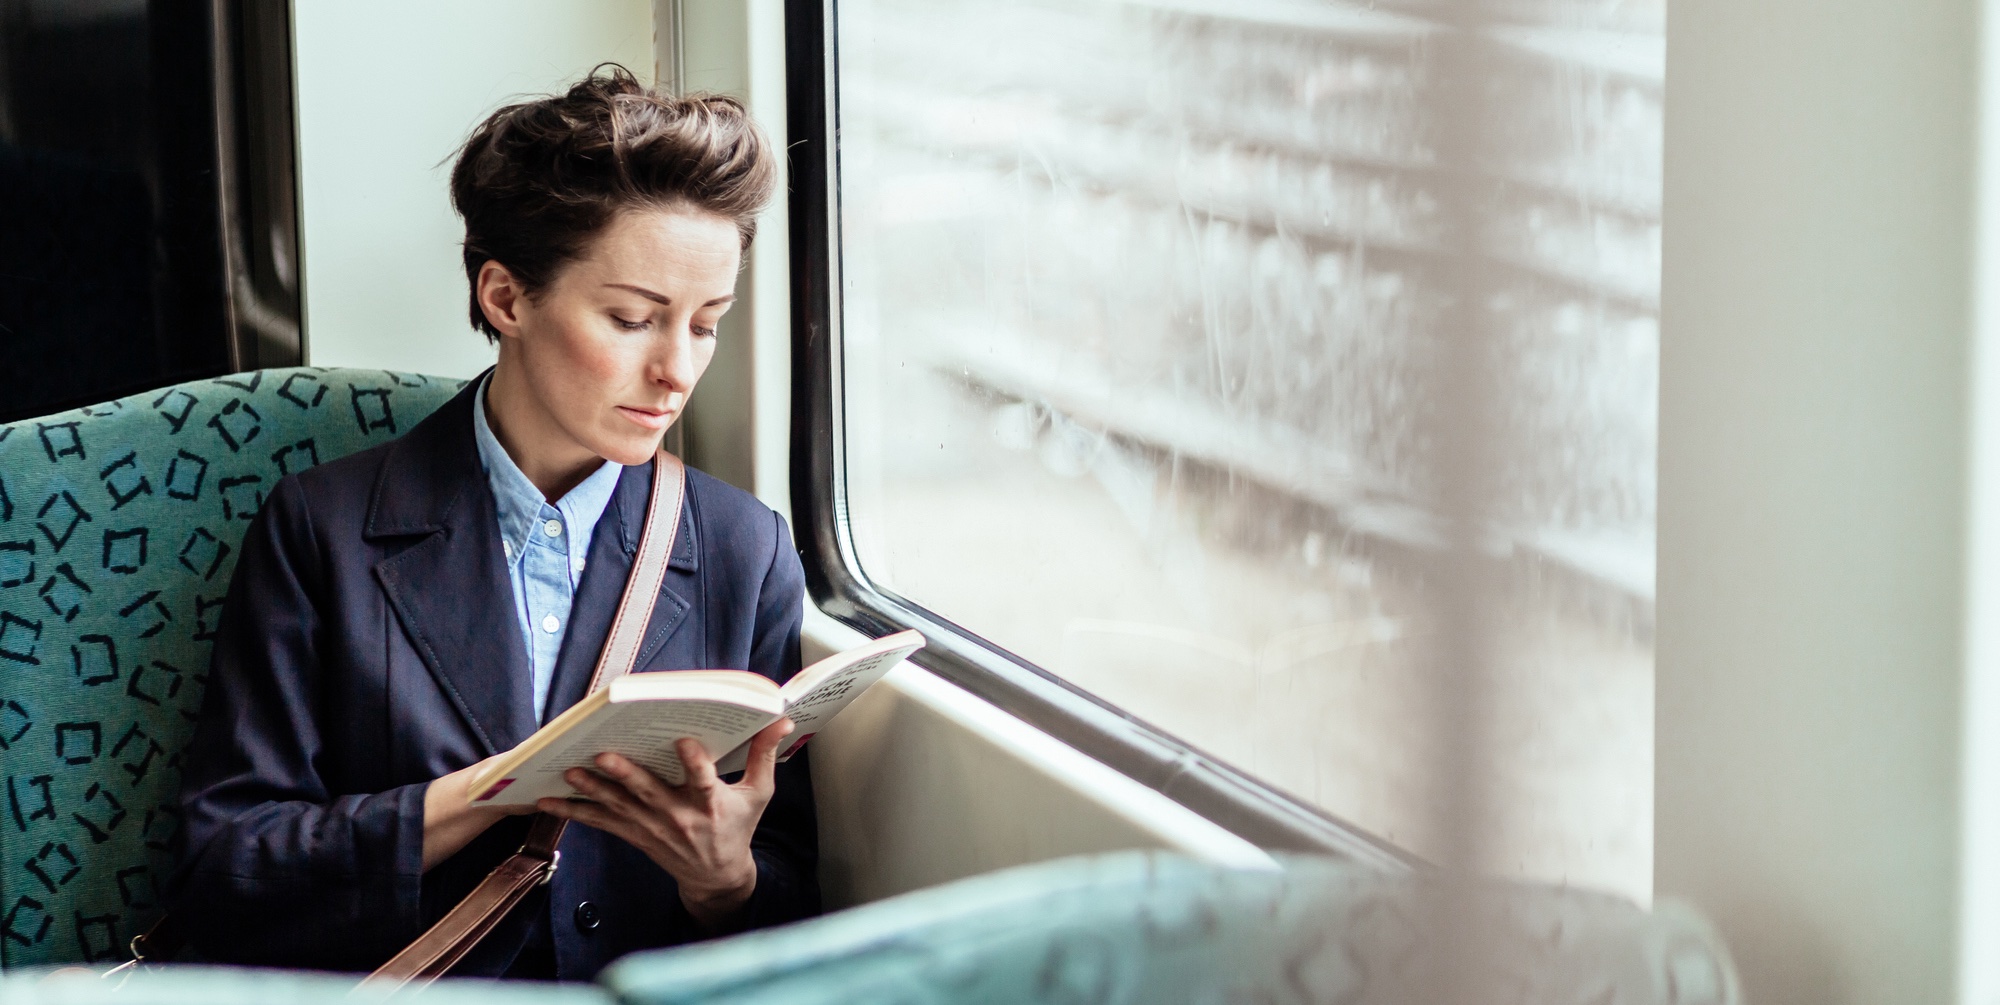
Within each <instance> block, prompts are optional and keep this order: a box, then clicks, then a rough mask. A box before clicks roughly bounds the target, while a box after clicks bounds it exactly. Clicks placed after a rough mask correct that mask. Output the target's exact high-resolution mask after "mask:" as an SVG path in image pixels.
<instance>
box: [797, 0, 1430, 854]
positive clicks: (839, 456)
mask: <svg viewBox="0 0 2000 1005" xmlns="http://www.w3.org/2000/svg"><path fill="white" fill-rule="evenodd" d="M836 14H837V0H789V2H787V3H786V5H785V65H786V120H787V127H788V135H787V137H786V149H787V151H788V152H789V160H790V169H791V195H790V207H789V216H790V218H789V220H788V226H789V236H790V250H791V270H790V271H791V324H792V430H791V434H792V435H791V499H792V509H793V518H794V521H795V524H796V534H797V543H798V547H799V557H800V560H801V562H802V563H803V564H804V567H805V575H806V584H807V590H808V592H809V593H810V594H811V597H812V600H813V601H814V602H815V603H816V604H817V605H818V606H819V608H820V609H821V610H822V611H824V612H826V613H827V614H828V615H830V616H832V617H834V618H835V619H837V620H839V621H842V622H844V623H846V624H848V625H850V626H852V627H854V628H857V629H859V630H861V631H863V632H867V633H870V634H872V635H882V634H886V633H889V632H894V631H901V630H903V629H906V628H915V629H917V630H919V631H921V632H923V633H924V636H925V638H926V639H927V640H928V645H927V646H926V648H925V649H924V650H922V651H921V652H920V653H919V654H918V656H917V657H916V658H915V659H914V662H916V663H918V664H919V665H921V666H922V667H923V668H924V669H926V670H929V671H930V672H932V673H934V674H937V675H938V676H939V677H942V678H944V679H945V680H947V681H950V682H951V683H953V684H955V685H957V686H958V687H961V688H964V689H965V690H966V691H968V692H971V693H972V694H974V695H976V696H978V697H979V698H981V699H983V700H985V701H987V702H989V703H991V704H992V705H994V706H996V707H998V708H999V709H1001V710H1002V711H1004V712H1007V713H1008V714H1010V715H1013V716H1015V717H1016V718H1019V719H1021V720H1022V721H1024V722H1026V723H1028V724H1029V725H1032V726H1034V727H1036V728H1038V729H1040V730H1042V731H1043V732H1045V733H1047V734H1049V735H1050V736H1053V737H1055V738H1056V739H1058V740H1060V741H1062V742H1064V743H1066V744H1068V745H1070V746H1071V747H1074V748H1076V749H1077V750H1079V751H1081V752H1082V753H1084V754H1085V755H1087V756H1089V757H1092V758H1094V759H1096V760H1098V761H1100V762H1102V763H1104V764H1105V765H1108V766H1109V767H1111V768H1112V769H1114V770H1116V771H1118V772H1120V773H1122V774H1124V775H1126V776H1128V777H1130V778H1132V779H1133V780H1134V781H1137V782H1139V783H1140V784H1141V785H1144V786H1146V787H1148V788H1150V789H1153V790H1154V791H1157V792H1159V793H1160V794H1162V795H1164V796H1166V797H1167V798H1169V799H1171V800H1173V801H1174V802H1176V803H1179V804H1180V805H1182V806H1185V807H1187V808H1188V809H1190V810H1193V811H1194V812H1195V813H1198V814H1200V815H1201V816H1203V817H1205V818H1207V819H1209V820H1211V821H1213V822H1214V823H1216V824H1217V825H1219V826H1221V827H1223V828H1224V829H1225V830H1228V831H1230V832H1232V833H1234V834H1236V835H1238V836H1240V837H1242V838H1244V839H1246V840H1248V841H1250V842H1251V843H1253V844H1256V845H1258V846H1259V847H1262V848H1264V849H1267V850H1272V851H1301V852H1314V853H1320V854H1330V855H1333V856H1336V857H1339V858H1343V859H1347V860H1350V861H1354V862H1357V863H1361V864H1366V865H1369V866H1373V867H1377V868H1382V869H1388V870H1393V871H1404V870H1410V869H1415V868H1422V867H1425V863H1424V861H1423V860H1422V859H1420V858H1419V857H1417V856H1416V855H1414V854H1413V853H1411V852H1409V851H1407V850H1405V849H1403V848H1401V847H1398V846H1396V845H1395V844H1392V843H1391V842H1389V841H1387V840H1386V839H1383V838H1381V837H1379V836H1377V835H1374V834H1372V833H1369V832H1368V831H1366V830H1364V829H1362V828H1360V827H1358V826H1356V825H1354V824H1352V823H1350V822H1348V821H1346V820H1343V819H1341V818H1339V817H1337V816H1335V815H1333V814H1330V813H1327V812H1326V811H1324V810H1322V809H1320V808H1319V807H1317V806H1314V805H1312V804H1310V803H1307V802H1305V801H1304V800H1301V799H1299V798H1297V797H1295V796H1293V795H1291V794H1289V793H1286V792H1283V791H1280V790H1278V789H1277V788H1275V787H1273V786H1271V785H1269V784H1267V783H1265V782H1263V781H1261V780H1260V779H1258V778H1256V777H1255V776H1253V775H1250V774H1248V773H1246V772H1244V771H1241V770H1239V769H1237V768H1235V767H1232V766H1230V765H1228V764H1226V763H1224V762H1222V761H1220V760H1218V759H1217V758H1215V757H1213V756H1211V755H1208V754H1206V753H1204V752H1202V751H1201V750H1200V749H1198V748H1196V747H1195V746H1194V745H1192V744H1189V743H1187V742H1186V741H1184V740H1181V739H1179V738H1178V737H1175V736H1174V735H1172V734H1171V733H1168V732H1167V731H1165V730H1162V729H1160V728H1159V727H1157V726H1154V725H1152V724H1151V723H1148V722H1146V721H1144V720H1142V719H1139V718H1137V717H1136V716H1133V715H1132V714H1130V713H1128V712H1125V711H1123V710H1122V709H1120V708H1118V707H1117V706H1115V705H1113V704H1111V703H1110V702H1108V701H1105V700H1104V699H1102V698H1100V697H1098V696H1096V695H1093V694H1091V693H1089V692H1087V691H1085V690H1083V689H1081V688H1079V687H1077V686H1075V685H1074V684H1071V683H1069V682H1068V681H1065V680H1063V679H1062V678H1060V677H1058V676H1056V675H1055V674H1053V673H1051V672H1049V671H1047V670H1045V669H1043V668H1041V667H1039V666H1036V665H1035V664H1033V663H1031V662H1029V661H1028V660H1025V659H1023V658H1021V657H1020V656H1017V655H1015V654H1014V653H1011V652H1009V651H1008V650H1006V649H1005V648H1003V647H1001V646H998V645H995V644H994V643H992V642H989V641H987V640H986V639H984V638H982V637H981V636H979V635H978V634H977V633H974V632H972V631H969V630H967V629H965V628H963V627H961V626H959V625H957V624H954V623H953V622H951V621H950V620H948V619H946V618H944V617H942V616H940V615H939V614H937V613H935V612H933V611H930V610H928V609H926V608H924V607H923V606H921V605H920V604H917V603H915V602H913V601H911V600H909V599H906V598H904V597H901V596H899V595H897V594H895V593H893V592H891V591H888V590H885V589H882V588H881V587H879V586H877V585H876V584H874V583H872V582H870V581H869V579H868V577H867V575H866V574H865V573H864V572H863V571H862V569H861V563H860V561H859V557H858V554H857V551H856V549H855V544H854V537H853V531H852V526H851V524H850V522H849V520H848V508H847V507H848V503H847V491H846V484H845V481H846V470H845V468H846V465H845V442H844V438H845V429H844V425H843V423H842V422H841V421H840V418H841V416H842V415H843V402H842V388H841V385H840V382H839V380H838V379H836V378H837V375H838V374H839V373H840V369H841V368H840V364H841V357H840V352H841V346H840V332H841V314H840V299H839V297H840V293H839V291H840V269H841V261H840V246H839V243H838V235H839V233H840V201H839V198H838V192H839V184H838V183H839V159H840V151H839V148H838V145H837V142H835V143H829V142H828V140H829V137H833V138H835V139H836V140H837V138H838V136H839V135H840V127H839V121H838V117H839V106H838V95H839V81H838V76H837V68H836V66H835V64H834V62H833V60H831V59H829V58H828V54H829V53H830V52H834V51H836V45H835V36H834V30H835V25H836V23H837V22H836Z"/></svg>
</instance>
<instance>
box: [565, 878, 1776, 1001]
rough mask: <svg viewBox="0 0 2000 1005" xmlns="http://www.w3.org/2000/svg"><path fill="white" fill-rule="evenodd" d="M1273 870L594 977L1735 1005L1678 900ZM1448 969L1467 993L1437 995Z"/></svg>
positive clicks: (749, 946) (1082, 893)
mask: <svg viewBox="0 0 2000 1005" xmlns="http://www.w3.org/2000/svg"><path fill="white" fill-rule="evenodd" d="M1280 861H1281V864H1282V865H1283V868H1282V869H1281V870H1270V869H1236V868H1229V867H1225V866H1218V865H1215V864H1213V863H1205V862H1199V861H1196V860H1194V859H1192V858H1189V857H1187V856H1184V855H1179V854H1175V853H1171V852H1162V851H1128V852H1115V853H1109V854H1103V855H1092V856H1078V857H1074V858H1068V859H1059V860H1055V861H1052V862H1043V863H1036V864H1033V865H1026V866H1019V867H1016V868H1013V869H1007V870H1002V871H999V872H994V873H989V874H987V875H984V876H976V877H972V878H969V879H962V880H958V881H956V882H953V883H948V884H945V885H942V886H938V887H933V888H930V889H928V890H920V891H917V892H913V893H906V894H903V895H901V896H897V897H891V898H889V899H887V900H881V901H877V902H875V903H872V904H867V905H863V906H861V907H856V908H851V909H849V910H846V911H842V912H839V913H836V914H832V915H828V916H825V917H822V918H818V919H814V920H812V921H806V922H801V923H799V924H796V925H791V926H787V927H785V928H779V929H772V930H768V931H763V932H754V933H750V934H748V935H744V936H741V937H738V938H734V939H725V940H720V941H716V942H708V943H700V944H697V945H694V946H688V947H683V948H680V949H671V950H662V951H656V952H650V953H640V954H635V955H633V956H631V957H628V958H626V959H625V960H623V961H620V962H619V963H616V964H614V965H613V966H612V967H611V968H610V969H609V970H607V971H606V972H605V974H604V976H603V977H602V978H601V983H603V984H605V985H606V986H607V987H608V988H609V989H610V991H611V993H612V996H613V997H614V998H616V999H617V1000H618V1001H620V1002H624V1003H630V1005H722V1003H727V1005H837V1003H844V1002H860V1001H865V1002H875V1003H879V1005H892V1003H893V1005H943V1003H947V1002H951V1003H957V1002H980V1003H993V1005H999V1003H1013V1002H1091V1003H1139V1002H1224V1001H1229V1002H1299V1003H1312V1002H1354V1003H1357V1005H1361V1003H1379V1005H1390V1003H1394V1002H1410V1001H1460V1000H1462V1001H1480V1002H1493V1003H1496V1005H1497V1003H1519V1005H1555V1003H1559V1002H1578V1003H1582V1002H1593V1003H1599V1005H1638V1003H1647V1005H1723V1003H1734V1002H1737V1001H1738V1000H1739V991H1738V990H1737V985H1736V980H1735V977H1734V971H1733V969H1732V966H1731V963H1730V960H1729V957H1728V955H1727V951H1726V950H1725V949H1724V948H1723V944H1722V941H1721V938H1720V936H1718V935H1717V934H1716V933H1715V931H1714V930H1713V929H1712V928H1711V927H1710V926H1709V925H1708V924H1707V922H1705V921H1703V920H1702V919H1701V918H1699V917H1698V916H1697V915H1695V914H1694V913H1693V912H1692V911H1687V910H1684V909H1681V908H1679V907H1677V906H1674V905H1667V906H1664V907H1663V908H1661V909H1658V910H1654V911H1650V912H1649V911H1645V910H1642V909H1640V908H1639V907H1638V906H1637V905H1635V904H1633V903H1631V902H1630V901H1627V900H1623V899H1621V898H1618V897H1614V896H1610V895H1604V894H1595V893H1587V892H1583V891H1576V890H1565V889H1558V888H1555V887H1550V886H1535V885H1529V884H1521V883H1502V882H1497V881H1495V882H1482V883H1478V884H1474V885H1472V886H1470V887H1469V888H1465V889H1457V890H1452V889H1446V888H1444V887H1442V886H1441V885H1439V884H1438V883H1437V882H1435V881H1434V880H1429V879H1425V878H1424V877H1423V876H1421V875H1412V874H1401V875H1397V874H1391V873H1387V872H1383V871H1379V870H1375V869H1370V868H1367V867H1364V866H1358V865H1354V864H1351V863H1344V862H1340V861H1337V860H1335V859H1331V858H1324V857H1297V856H1292V857H1285V858H1282V859H1281V860H1280ZM1447 916H1448V917H1449V918H1450V919H1451V924H1450V930H1451V931H1453V932H1456V933H1459V934H1460V935H1462V936H1464V937H1465V938H1464V940H1463V941H1455V940H1451V939H1426V938H1422V937H1421V934H1422V933H1423V932H1424V931H1425V930H1426V928H1427V918H1428V919H1432V920H1435V919H1438V918H1441V917H1447ZM1454 945H1456V946H1459V947H1461V948H1462V947H1466V946H1470V947H1474V951H1473V952H1472V953H1470V954H1467V956H1461V957H1455V958H1456V959H1461V960H1464V959H1468V958H1469V959H1471V960H1472V961H1474V962H1472V963H1471V964H1470V965H1469V966H1468V967H1466V968H1464V969H1460V970H1457V971H1456V972H1454V971H1453V969H1452V968H1451V967H1448V966H1443V965H1442V964H1444V963H1446V962H1447V959H1446V954H1447V953H1448V952H1450V951H1451V950H1450V948H1449V947H1451V946H1454ZM1448 973H1449V974H1452V978H1451V979H1453V980H1456V981H1459V982H1461V983H1459V984H1458V985H1457V987H1458V989H1459V991H1462V992H1469V993H1454V990H1453V988H1452V987H1451V986H1448V985H1444V984H1439V983H1431V982H1434V981H1436V980H1437V978H1438V977H1439V975H1441V974H1448Z"/></svg>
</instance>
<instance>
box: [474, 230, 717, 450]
mask: <svg viewBox="0 0 2000 1005" xmlns="http://www.w3.org/2000/svg"><path fill="white" fill-rule="evenodd" d="M740 260H741V250H740V248H739V247H738V236H737V231H736V225H735V224H733V223H731V222H730V221H729V220H727V219H724V218H722V217H720V216H716V215H714V214H712V213H705V212H701V211H699V210H691V209H668V210H659V209H642V210H627V211H625V212H622V213H620V214H618V215H617V216H616V217H614V218H613V219H612V221H611V223H610V224H609V225H608V226H606V227H605V229H604V231H603V232H602V233H601V234H599V235H598V237H597V238H596V240H595V241H594V242H593V243H592V244H591V245H590V247H589V249H588V250H587V251H586V252H585V254H584V255H583V256H582V257H580V258H579V259H577V260H576V261H574V262H571V263H570V264H569V265H568V266H566V267H564V268H563V269H562V270H561V271H560V272H559V273H558V274H557V275H556V277H555V278H554V280H553V281H551V282H550V283H549V285H548V287H547V288H546V289H544V290H542V291H541V292H540V293H539V294H538V295H536V296H534V297H525V296H522V295H521V293H520V289H519V286H518V284H517V283H515V281H514V279H513V277H512V276H511V275H510V274H508V273H507V270H506V269H505V268H503V267H501V266H499V265H498V264H497V263H488V264H487V266H486V268H485V269H484V270H482V272H481V274H480V284H479V288H480V302H481V304H482V305H483V306H485V308H486V314H487V318H488V319H489V320H490V321H492V322H493V325H494V327H495V328H498V329H499V330H500V334H501V343H500V366H499V370H498V371H496V374H495V379H494V382H495V387H494V388H493V389H492V392H491V394H490V395H489V398H490V404H491V409H492V412H493V415H492V418H493V419H495V420H496V425H497V426H498V427H499V429H498V431H499V432H500V434H501V439H502V442H503V443H504V444H505V445H506V446H507V448H508V452H509V453H510V454H514V455H515V461H516V462H517V463H519V464H520V465H521V467H522V470H523V472H524V473H526V474H527V475H528V476H529V477H530V478H531V479H534V480H535V481H536V484H537V485H542V484H543V478H542V477H541V476H542V475H543V474H545V473H547V474H556V475H557V480H558V481H560V480H564V479H562V478H561V473H573V472H575V471H576V469H578V468H582V469H583V470H582V473H588V469H589V468H590V467H594V466H595V464H596V458H600V457H602V458H608V459H610V460H613V461H617V462H618V463H620V464H628V465H630V464H643V463H645V462H646V461H647V460H649V459H651V458H652V456H653V453H654V451H656V450H657V449H658V448H659V444H660V437H661V436H662V435H663V434H664V433H665V432H666V429H667V427H668V426H670V425H672V424H673V422H674V420H675V419H677V418H678V417H679V416H680V413H681V410H682V409H683V408H685V407H687V400H688V395H689V394H691V393H693V392H694V385H695V383H696V382H698V381H699V380H701V375H702V372H703V371H705V370H707V369H708V363H709V360H710V359H712V358H713V357H714V355H715V329H716V325H717V323H718V322H720V321H721V319H722V315H723V313H724V312H726V311H727V310H729V305H730V303H731V302H732V301H734V300H735V296H734V293H733V291H734V289H735V287H736V271H737V266H738V264H739V262H740ZM489 273H491V274H493V275H491V277H490V278H489ZM523 454H525V455H526V456H522V455H523ZM537 469H539V471H538V470H537ZM577 476H578V477H581V475H580V474H578V475H577ZM544 488H545V489H546V488H547V486H544Z"/></svg>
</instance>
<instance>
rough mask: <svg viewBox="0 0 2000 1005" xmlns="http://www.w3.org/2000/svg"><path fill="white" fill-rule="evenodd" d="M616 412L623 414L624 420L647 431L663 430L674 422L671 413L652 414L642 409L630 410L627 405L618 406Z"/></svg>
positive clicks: (652, 412)
mask: <svg viewBox="0 0 2000 1005" xmlns="http://www.w3.org/2000/svg"><path fill="white" fill-rule="evenodd" d="M618 411H620V412H622V413H624V415H625V417H626V418H628V419H631V420H632V421H633V422H636V423H638V424H639V425H641V426H644V427H646V428H647V429H656V430H657V429H665V428H667V427H668V426H670V425H672V424H673V421H674V413H672V412H654V411H649V410H647V409H644V408H632V407H631V406H629V405H619V406H618Z"/></svg>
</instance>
